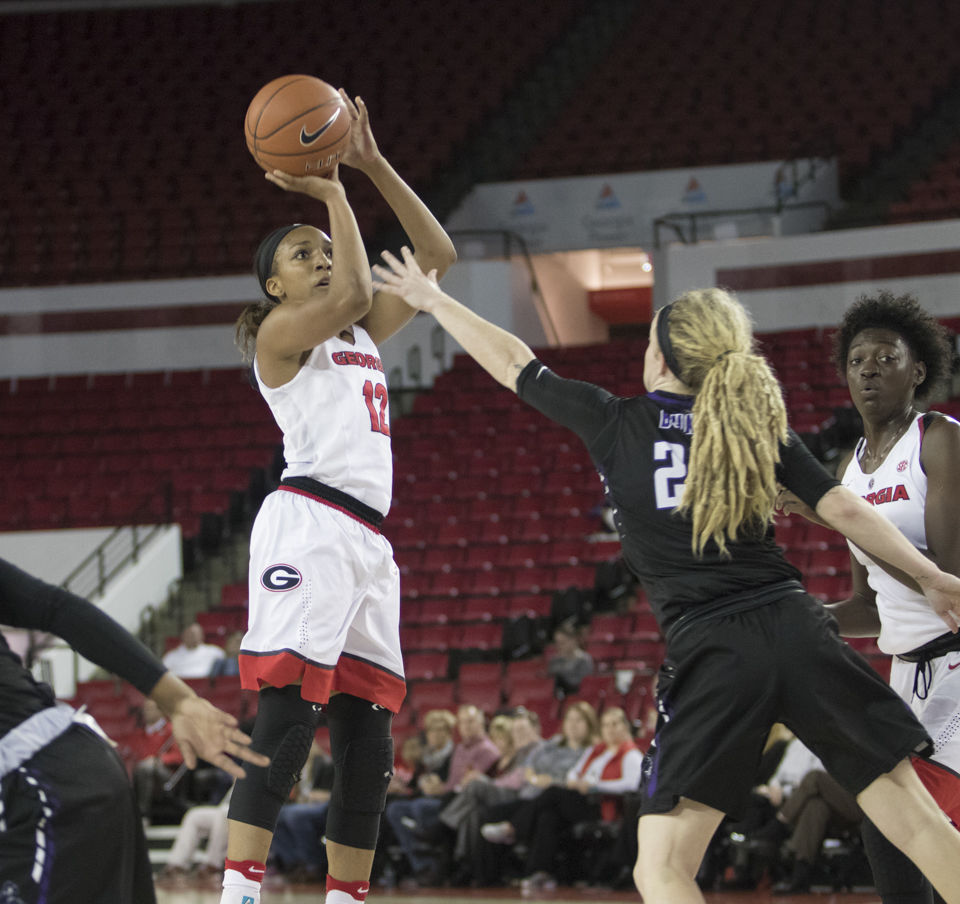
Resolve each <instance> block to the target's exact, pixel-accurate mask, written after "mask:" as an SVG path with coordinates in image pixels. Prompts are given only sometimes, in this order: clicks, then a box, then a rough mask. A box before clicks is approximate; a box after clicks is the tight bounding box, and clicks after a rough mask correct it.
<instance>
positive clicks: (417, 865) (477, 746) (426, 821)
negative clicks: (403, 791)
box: [386, 704, 501, 885]
mask: <svg viewBox="0 0 960 904" xmlns="http://www.w3.org/2000/svg"><path fill="white" fill-rule="evenodd" d="M457 730H458V732H459V734H460V740H459V742H458V743H457V744H456V745H455V746H454V748H453V755H452V757H451V759H450V769H449V774H448V776H447V779H446V780H443V779H441V778H440V776H439V775H436V774H434V773H426V774H425V775H423V776H421V778H420V781H419V786H420V791H421V796H420V797H417V798H414V799H413V800H395V801H392V802H391V803H390V804H389V806H388V807H387V810H386V820H387V822H388V823H389V824H390V828H391V829H392V830H393V834H394V836H395V837H396V839H397V841H398V842H399V843H400V846H401V847H402V848H403V853H404V855H405V856H406V858H407V860H408V862H409V863H410V866H411V868H412V869H413V879H414V881H415V882H416V883H417V884H418V885H436V884H437V883H438V882H439V881H440V880H441V874H440V868H439V864H438V860H437V857H436V856H435V854H433V853H431V852H428V851H423V850H421V849H420V848H421V844H420V843H421V842H422V841H423V840H424V839H430V838H431V837H432V836H433V835H434V834H435V833H436V831H437V829H438V828H439V826H440V818H439V817H440V811H441V810H442V809H443V808H444V806H446V804H448V803H449V802H450V801H451V800H452V799H453V797H454V795H455V794H456V793H457V792H459V791H461V790H462V789H463V787H464V785H465V784H467V783H469V780H470V778H471V777H473V776H475V775H483V774H485V773H486V772H488V771H489V770H490V769H491V768H492V767H493V766H494V764H495V763H496V762H497V760H499V759H500V755H501V754H500V750H499V749H498V748H497V745H496V744H494V743H493V741H492V740H490V737H489V736H488V735H487V732H486V728H485V725H484V716H483V712H482V711H481V710H480V709H479V708H478V707H476V706H473V705H472V704H466V705H464V706H461V707H460V709H459V710H458V711H457Z"/></svg>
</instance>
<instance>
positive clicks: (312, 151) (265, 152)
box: [244, 75, 350, 176]
mask: <svg viewBox="0 0 960 904" xmlns="http://www.w3.org/2000/svg"><path fill="white" fill-rule="evenodd" d="M244 128H245V131H246V135H247V149H248V150H249V151H250V153H251V154H253V159H254V160H256V161H257V163H258V164H260V166H262V167H263V168H264V169H265V170H266V171H267V172H270V171H272V170H275V169H278V170H282V171H283V172H285V173H289V174H290V175H291V176H325V175H327V174H328V173H330V171H331V170H332V169H333V168H334V167H335V166H336V165H337V163H338V162H339V160H340V155H341V154H342V153H343V152H344V150H346V147H347V144H348V143H349V141H350V112H349V111H348V110H347V106H346V104H344V102H343V98H342V97H340V94H339V92H338V91H337V89H336V88H334V87H333V86H332V85H328V84H327V83H326V82H324V81H322V80H321V79H318V78H314V77H313V76H310V75H284V76H281V77H280V78H275V79H274V80H273V81H272V82H268V83H267V84H266V85H264V86H263V87H262V88H261V89H260V90H259V91H258V92H257V94H256V97H254V99H253V100H252V101H250V106H249V107H247V115H246V119H245V123H244Z"/></svg>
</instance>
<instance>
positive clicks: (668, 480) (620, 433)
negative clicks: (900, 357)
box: [374, 249, 960, 904]
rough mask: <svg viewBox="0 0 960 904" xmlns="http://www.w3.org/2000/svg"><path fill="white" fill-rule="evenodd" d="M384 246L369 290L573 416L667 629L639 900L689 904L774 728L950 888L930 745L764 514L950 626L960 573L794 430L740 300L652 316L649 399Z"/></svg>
mask: <svg viewBox="0 0 960 904" xmlns="http://www.w3.org/2000/svg"><path fill="white" fill-rule="evenodd" d="M403 258H404V259H403V261H402V262H401V261H398V260H397V259H396V258H395V257H394V256H393V255H391V254H389V252H385V253H384V259H385V260H386V261H387V263H388V264H389V269H387V268H385V267H381V266H378V267H376V268H375V271H374V272H375V274H376V275H377V277H378V278H379V280H380V281H381V282H380V284H381V285H383V286H384V287H386V288H389V289H390V290H392V291H395V292H397V293H398V294H399V295H401V296H402V297H403V298H404V299H406V301H407V302H408V303H409V304H411V305H413V306H415V307H418V308H420V309H422V310H425V311H428V312H430V313H432V314H433V315H434V316H435V317H436V319H437V320H438V322H439V323H440V324H441V325H442V326H443V327H444V328H445V329H446V330H447V331H448V332H449V333H450V334H451V335H452V336H453V337H454V338H455V339H456V340H457V341H458V342H459V343H460V344H461V345H462V346H463V347H464V348H465V349H466V350H467V352H468V353H469V354H470V355H472V356H473V357H474V358H475V359H476V361H477V362H478V363H479V364H480V365H481V366H482V367H483V368H484V369H486V370H487V371H488V372H489V373H490V374H491V375H493V376H494V377H495V378H496V379H497V380H498V381H499V382H500V383H502V384H503V385H504V386H506V387H507V388H509V389H514V390H515V391H516V392H517V394H518V395H519V396H520V397H521V398H522V399H524V400H525V401H527V402H529V403H530V404H531V405H533V406H534V407H535V408H537V409H538V410H539V411H541V412H542V413H543V414H545V415H546V416H548V417H550V418H551V419H553V420H555V421H557V422H558V423H561V424H563V425H565V426H567V427H569V428H570V429H572V430H574V431H575V432H576V433H577V434H578V435H579V436H580V438H581V439H582V440H583V441H584V443H585V444H586V446H587V448H588V450H589V452H590V455H591V457H592V458H593V461H594V463H595V464H596V465H597V468H598V470H599V471H600V474H601V477H602V479H603V482H604V487H605V490H606V493H607V498H608V501H609V503H610V505H611V507H612V509H613V512H614V518H615V521H616V524H617V529H618V531H619V533H620V538H621V542H622V544H623V553H624V558H625V560H626V562H627V563H628V565H629V566H630V567H631V569H632V570H633V571H634V572H635V573H636V574H637V575H638V577H639V578H640V580H641V581H642V582H643V584H644V587H645V589H646V591H647V595H648V597H649V598H650V602H651V605H652V607H653V609H654V612H655V614H656V615H657V619H658V622H659V624H660V627H661V630H662V631H663V632H664V634H665V636H666V641H667V650H666V658H665V661H664V665H663V668H662V669H661V672H660V676H659V680H658V688H657V696H658V706H659V709H660V714H661V719H660V723H659V725H658V728H657V735H656V738H655V741H654V745H653V747H652V748H651V754H650V757H649V760H648V763H647V769H646V773H645V780H644V784H643V788H642V790H643V794H644V801H643V804H642V807H641V817H640V822H639V826H638V845H639V856H638V860H637V865H636V868H635V870H634V878H635V880H636V882H637V886H638V888H639V890H640V892H641V893H642V895H643V898H644V900H645V901H646V902H647V904H687V902H690V904H702V902H703V900H704V899H703V895H702V894H701V893H700V890H699V888H698V887H697V884H696V882H695V878H694V877H695V875H696V872H697V869H698V868H699V866H700V862H701V860H702V857H703V853H704V851H705V850H706V848H707V845H708V843H709V842H710V839H711V838H712V837H713V834H714V832H715V830H716V828H717V826H718V825H719V823H720V821H721V819H722V818H723V816H724V814H725V813H729V814H737V813H738V811H739V810H740V809H741V807H742V806H743V804H744V801H745V800H746V798H747V796H748V795H749V792H750V787H751V784H752V779H753V776H754V774H755V771H756V767H757V765H758V763H759V760H760V754H761V750H762V747H763V743H764V739H765V738H766V736H767V734H768V733H769V730H770V728H771V726H772V725H773V724H774V723H775V722H778V721H779V722H783V723H785V724H786V725H788V726H789V727H791V728H792V729H793V731H794V733H795V734H796V735H797V736H798V737H799V738H800V739H801V740H802V741H803V742H804V744H806V745H807V746H808V747H809V748H810V749H811V750H813V751H814V752H815V753H816V754H817V755H818V756H819V757H820V758H821V760H822V761H823V762H824V764H825V765H826V767H827V769H828V771H830V772H831V773H832V774H833V775H834V777H835V778H836V779H837V780H838V781H839V782H840V783H841V784H842V785H843V786H844V787H846V788H847V789H848V790H849V791H850V792H851V793H853V794H855V795H856V796H857V799H858V802H859V803H860V806H861V807H862V809H863V810H864V812H866V813H867V814H868V815H869V816H870V817H871V818H872V819H873V820H874V822H875V823H876V824H877V826H878V827H879V828H880V829H881V831H883V833H884V834H885V835H886V836H887V837H888V838H889V839H890V840H891V841H893V843H894V844H896V845H897V847H899V848H900V849H901V850H903V851H904V852H905V853H906V854H907V855H908V856H909V857H910V858H911V859H912V860H913V861H914V862H915V863H916V864H917V865H918V866H919V867H920V868H921V869H922V870H923V872H924V873H925V874H926V875H927V877H928V878H929V879H930V880H931V882H932V883H933V885H934V886H935V887H936V888H937V890H938V891H939V892H940V893H941V894H942V895H943V896H944V898H945V899H946V900H947V901H948V902H950V904H960V834H958V833H957V832H955V831H954V829H953V827H952V826H951V825H950V824H949V822H948V821H947V820H946V818H945V817H944V816H943V814H942V813H941V812H940V810H939V809H938V807H937V805H936V803H935V801H934V800H933V798H932V797H931V796H930V795H929V793H928V792H927V791H926V789H925V788H924V787H923V785H922V784H921V783H920V781H919V779H918V778H917V775H916V773H915V772H914V770H913V767H912V765H911V764H910V760H909V755H910V754H912V753H915V752H922V753H927V752H929V750H930V747H931V746H932V745H931V741H930V738H929V736H928V734H927V732H926V731H925V730H924V729H923V727H922V726H921V725H920V724H919V723H918V722H917V720H916V719H915V718H914V717H913V715H912V714H911V713H910V712H909V710H908V709H907V708H906V707H905V706H904V705H903V702H902V701H901V700H900V698H899V697H897V695H896V694H894V693H893V692H892V691H891V690H890V688H889V687H888V686H887V685H886V684H885V683H884V682H883V680H882V679H881V678H880V677H879V676H878V675H877V674H876V672H874V671H873V670H872V669H871V668H870V666H869V665H868V664H867V663H866V662H865V661H864V660H863V659H862V658H861V657H860V656H858V655H857V654H856V653H855V652H853V651H852V650H851V649H850V647H848V646H847V645H846V644H844V643H843V642H842V641H841V640H840V639H839V638H838V636H837V630H836V623H835V621H834V620H833V619H832V618H831V617H830V616H829V614H827V613H826V612H824V611H823V609H822V607H821V606H820V604H819V602H818V601H817V600H816V599H814V598H813V597H811V596H809V595H808V594H806V593H805V592H804V590H803V587H802V586H801V584H800V583H799V580H798V578H799V577H800V575H799V573H798V572H797V571H796V569H794V568H793V567H792V566H791V565H790V564H789V563H787V562H786V560H785V559H784V558H783V554H782V551H781V550H780V548H779V547H778V546H777V545H776V543H775V542H774V538H773V531H772V528H771V523H772V519H773V511H774V502H775V500H776V495H777V481H778V479H779V481H780V482H781V483H783V484H784V485H786V486H787V487H788V488H789V489H791V490H792V491H793V492H794V493H796V495H797V496H798V497H800V498H801V499H802V500H804V502H806V503H807V504H808V505H809V506H810V507H811V508H812V509H814V510H815V511H816V512H817V514H818V515H819V516H820V517H821V518H822V519H823V520H824V521H826V522H827V523H829V524H831V525H833V526H834V527H835V528H837V529H838V530H840V531H841V532H843V533H845V534H846V535H847V536H848V537H850V538H851V539H852V540H853V541H854V542H855V543H857V544H858V545H859V546H860V547H861V548H863V549H865V550H866V551H867V552H868V553H870V554H871V555H874V556H879V557H881V558H882V559H884V560H885V561H888V562H891V564H893V565H895V566H896V567H899V568H900V569H901V570H903V571H905V572H907V573H908V574H910V575H912V576H913V578H914V579H915V580H916V581H917V583H918V585H919V586H920V587H921V588H922V589H923V592H924V596H925V597H926V599H927V601H928V602H929V603H930V604H931V606H932V607H933V609H934V610H935V611H936V612H937V613H939V615H940V616H941V617H942V619H943V621H944V622H945V623H946V624H947V625H948V626H949V627H950V630H951V631H954V632H955V631H956V630H957V625H958V623H960V579H957V578H956V577H954V576H953V575H948V574H945V573H944V572H942V571H940V569H938V568H937V567H936V565H934V564H933V563H932V562H930V561H929V560H928V559H926V558H925V557H924V556H923V555H922V554H920V553H919V552H918V551H917V550H916V549H914V548H913V546H911V545H910V543H909V542H907V541H906V540H905V539H904V537H903V535H902V534H900V533H899V532H898V531H896V530H895V529H893V528H892V527H891V525H890V523H889V522H887V521H886V520H885V519H884V518H882V517H881V516H879V515H878V514H877V513H876V512H875V511H874V510H873V508H871V506H869V505H868V504H867V503H865V502H864V501H863V500H862V499H860V498H859V497H858V496H857V495H856V494H854V493H852V492H850V491H849V490H847V489H846V488H844V487H842V486H840V485H839V484H838V482H837V481H836V480H834V479H833V478H831V477H830V476H829V475H828V474H827V473H826V472H825V471H824V470H823V468H822V467H821V466H820V465H819V463H818V462H817V461H816V460H815V459H814V458H813V457H812V456H811V455H810V453H809V452H808V451H807V450H806V447H805V446H804V445H803V443H802V442H801V441H800V440H799V438H798V437H797V436H796V434H793V433H792V432H790V431H788V428H787V422H786V411H785V409H784V405H783V398H782V395H781V392H780V387H779V385H778V384H777V382H776V380H775V378H774V377H773V375H772V373H771V372H770V369H769V366H768V365H767V363H766V361H764V360H763V358H761V357H760V356H758V355H756V354H755V353H754V351H753V334H752V328H751V325H750V322H749V319H748V317H747V315H746V312H745V310H744V309H743V307H742V306H741V305H740V304H739V303H738V302H737V301H736V300H735V299H734V298H732V297H731V296H730V295H728V294H727V293H725V292H723V291H721V290H719V289H707V290H702V291H695V292H688V293H686V294H684V295H682V296H680V297H679V298H678V299H676V300H675V301H674V302H672V303H671V304H669V305H667V306H666V307H664V308H663V309H662V310H660V311H659V312H658V313H657V315H656V316H655V318H654V323H653V325H652V326H651V330H650V343H649V346H648V348H647V352H646V357H645V359H644V385H645V386H646V388H647V390H648V394H647V395H646V396H641V397H635V398H618V397H616V396H613V395H611V394H610V393H608V392H606V391H604V390H603V389H601V388H599V387H597V386H593V385H591V384H589V383H583V382H577V381H574V380H565V379H562V378H560V377H558V376H557V375H556V374H554V373H552V372H551V371H550V369H549V368H547V367H546V366H544V365H543V364H541V363H540V362H539V361H537V360H536V358H535V356H534V355H533V353H532V352H531V351H530V349H529V348H528V347H527V346H526V345H525V344H524V343H523V342H522V341H521V340H519V339H518V338H516V337H515V336H512V335H511V334H510V333H507V332H506V331H504V330H502V329H500V328H499V327H496V326H494V325H493V324H490V323H488V322H486V321H485V320H483V319H482V318H481V317H478V316H477V315H476V314H474V313H473V312H471V311H469V310H467V309H466V308H465V307H464V306H463V305H461V304H459V303H458V302H457V301H455V300H454V299H452V298H450V297H449V296H448V295H445V294H444V293H443V292H442V291H440V289H439V288H438V287H437V285H436V282H435V280H432V279H430V278H428V277H425V276H424V275H423V273H422V272H421V271H420V268H419V267H418V266H417V262H416V261H414V260H413V257H412V255H410V253H409V251H408V250H406V249H405V250H404V254H403Z"/></svg>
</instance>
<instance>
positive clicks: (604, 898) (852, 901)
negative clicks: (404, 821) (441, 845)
mask: <svg viewBox="0 0 960 904" xmlns="http://www.w3.org/2000/svg"><path fill="white" fill-rule="evenodd" d="M706 899H707V902H708V904H768V902H769V904H879V899H878V897H877V895H876V894H840V893H835V892H832V893H825V894H806V895H777V896H772V895H771V894H770V893H769V891H766V890H761V891H752V892H711V893H708V894H707V895H706ZM322 900H323V886H322V885H290V886H287V887H285V888H265V889H264V892H263V897H262V899H261V904H308V902H309V904H319V902H321V901H322ZM157 901H158V904H219V901H220V892H219V891H218V890H217V889H216V888H212V887H210V886H209V885H203V886H200V885H185V886H184V887H181V888H176V889H173V888H170V887H167V886H164V887H161V886H159V885H158V888H157ZM368 901H369V902H370V904H443V902H446V901H466V902H469V904H504V902H506V901H518V902H525V901H548V902H552V904H584V902H608V901H611V902H620V901H623V902H626V901H629V902H633V904H639V901H640V896H639V895H638V894H637V893H635V892H625V891H618V892H602V891H598V890H596V889H584V890H580V889H575V888H558V889H557V890H556V891H551V892H536V893H535V894H530V895H523V894H521V893H520V892H519V891H517V890H516V889H509V888H496V889H480V890H471V889H462V888H438V889H420V890H418V891H401V890H396V889H391V890H386V889H379V888H374V889H373V890H372V891H371V892H370V897H369V898H368Z"/></svg>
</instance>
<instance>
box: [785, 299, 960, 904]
mask: <svg viewBox="0 0 960 904" xmlns="http://www.w3.org/2000/svg"><path fill="white" fill-rule="evenodd" d="M952 354H953V352H952V349H951V346H950V338H949V334H948V333H947V331H946V330H945V329H944V327H942V326H941V325H940V324H939V323H938V322H937V320H936V319H935V318H934V317H933V316H932V315H931V314H930V313H929V312H927V311H925V310H924V309H923V308H922V307H921V306H920V305H919V303H918V302H917V300H916V299H915V298H914V297H912V296H911V295H899V296H897V295H893V294H892V293H890V292H878V293H876V294H875V295H871V296H866V295H865V296H861V297H860V298H859V299H858V300H857V301H856V302H855V303H854V304H853V305H852V306H851V307H850V308H849V309H848V310H847V312H846V313H845V314H844V316H843V320H842V322H841V324H840V328H839V329H838V330H837V333H836V336H835V363H836V365H837V369H838V370H839V371H840V373H841V375H843V377H844V378H845V380H846V383H847V385H848V386H849V388H850V397H851V399H852V400H853V404H854V406H855V407H856V409H857V411H858V412H859V413H860V416H861V418H862V419H863V438H862V439H861V440H860V441H859V443H858V444H857V446H856V448H855V449H853V450H852V451H851V452H849V453H848V454H847V455H846V457H845V458H844V459H843V460H842V461H841V463H840V466H839V469H838V471H837V474H838V476H839V477H840V479H841V481H842V483H843V484H844V486H846V487H849V488H850V489H851V490H853V491H854V492H855V493H858V494H859V495H861V496H864V497H865V498H866V499H867V500H868V501H871V502H873V503H874V505H875V507H876V511H877V512H878V513H879V514H881V515H883V516H885V517H886V518H887V519H888V520H889V521H891V522H892V523H893V524H895V525H896V526H897V527H899V528H900V530H902V531H903V532H904V533H905V534H906V535H907V537H909V538H910V540H911V541H912V542H913V543H914V545H916V546H917V547H918V548H919V549H921V550H924V551H926V553H927V555H929V556H930V557H931V558H932V559H933V561H934V562H936V564H937V565H939V566H940V567H941V568H943V569H944V570H945V571H948V572H950V573H951V574H956V575H960V531H958V530H957V516H956V512H957V508H958V506H960V424H958V423H957V422H956V421H955V420H953V419H952V418H949V417H946V416H945V415H942V414H937V413H935V412H928V413H926V414H924V413H922V411H921V406H920V403H922V402H923V401H924V400H928V399H929V398H930V397H931V395H932V394H933V393H934V392H935V391H936V390H937V388H938V387H939V386H941V385H942V384H943V383H944V382H945V381H946V380H947V379H948V378H949V375H950V365H951V357H952ZM781 503H782V504H783V506H784V509H785V511H788V512H794V511H799V512H802V513H803V514H805V515H806V516H807V517H813V519H814V520H817V521H820V522H821V523H822V521H821V519H819V518H817V517H816V515H815V513H814V512H812V511H811V510H810V509H809V507H806V506H801V505H800V504H799V501H798V500H797V499H796V497H794V496H792V495H787V494H784V495H783V496H782V498H781ZM850 565H851V569H852V572H853V593H852V595H851V596H850V597H849V598H848V599H845V600H841V601H840V602H836V603H832V604H830V605H829V606H828V607H827V608H828V609H830V611H831V612H832V613H833V614H834V615H835V616H836V618H837V620H838V621H839V623H840V633H841V634H843V635H845V636H848V637H877V638H878V640H877V644H878V646H879V647H880V649H881V650H882V651H883V652H884V653H890V654H893V662H892V664H891V667H890V683H891V685H892V687H893V688H894V690H895V691H896V692H897V693H898V694H899V695H900V696H901V697H902V698H903V699H904V700H905V701H906V702H907V703H908V704H909V705H910V707H911V708H912V709H913V711H914V713H915V714H916V716H917V718H918V719H919V720H920V722H921V723H922V724H923V726H924V727H925V728H926V730H927V731H928V732H929V733H930V735H931V737H932V738H933V741H934V751H933V756H932V757H931V758H930V759H927V760H922V761H919V762H918V763H917V769H918V771H919V774H920V777H921V779H922V780H923V781H924V783H925V784H926V785H927V787H928V788H929V789H930V791H931V793H932V794H933V795H934V797H935V798H936V799H937V801H938V802H939V803H940V806H941V807H942V808H943V809H944V810H945V811H946V813H947V815H949V816H950V817H951V819H952V820H953V821H954V822H955V823H957V824H960V778H958V774H960V733H958V732H957V731H956V727H955V726H956V724H957V720H958V719H960V671H951V669H955V667H956V666H957V664H958V663H960V635H957V634H954V633H952V632H953V627H952V626H951V625H948V626H947V627H949V628H950V630H945V625H944V621H943V619H942V618H941V617H940V616H939V615H938V614H937V613H936V612H935V611H934V610H933V609H932V608H931V607H930V606H929V604H928V603H927V600H926V599H925V597H924V595H923V593H922V591H921V588H920V586H919V585H918V584H917V583H916V582H915V581H914V580H912V579H910V578H909V577H908V576H906V575H904V574H903V573H902V572H895V571H893V570H891V569H888V568H886V567H884V566H883V565H882V564H881V563H878V562H877V561H876V559H875V558H870V557H868V556H866V555H864V554H863V552H861V551H860V550H859V549H857V548H855V547H854V546H852V545H851V560H850ZM863 839H864V845H865V847H866V849H867V853H868V856H869V859H870V863H871V866H872V867H873V871H874V878H875V880H876V884H877V890H878V891H879V892H880V894H881V896H882V897H883V898H884V900H885V901H886V900H888V899H889V900H890V901H896V902H898V904H913V902H918V904H919V902H927V901H929V900H930V897H929V896H930V894H931V888H930V883H929V882H928V881H927V879H925V878H924V877H923V875H922V874H921V872H920V870H919V869H918V868H917V867H916V866H915V865H914V864H912V863H911V862H910V861H909V859H908V858H907V857H905V856H904V855H903V854H902V853H900V852H899V851H897V850H896V848H895V847H894V846H893V845H892V844H890V843H889V842H888V841H887V840H886V839H885V838H884V837H883V836H882V834H881V833H880V832H879V831H878V830H877V828H876V826H875V825H874V824H873V823H872V822H870V821H869V820H868V821H867V822H866V823H865V824H864V829H863Z"/></svg>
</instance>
